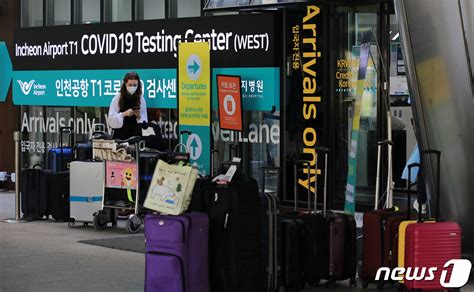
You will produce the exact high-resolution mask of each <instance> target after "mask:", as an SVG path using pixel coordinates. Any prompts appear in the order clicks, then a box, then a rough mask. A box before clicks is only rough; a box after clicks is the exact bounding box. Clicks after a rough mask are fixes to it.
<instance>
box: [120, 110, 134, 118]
mask: <svg viewBox="0 0 474 292" xmlns="http://www.w3.org/2000/svg"><path fill="white" fill-rule="evenodd" d="M134 114H135V112H134V111H133V109H128V110H126V111H124V112H123V113H122V115H123V117H131V116H133V115H134Z"/></svg>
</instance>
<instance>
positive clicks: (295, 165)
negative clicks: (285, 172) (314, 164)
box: [293, 159, 311, 212]
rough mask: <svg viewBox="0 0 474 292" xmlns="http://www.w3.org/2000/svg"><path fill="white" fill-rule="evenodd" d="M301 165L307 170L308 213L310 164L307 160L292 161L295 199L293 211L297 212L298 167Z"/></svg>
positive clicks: (309, 203) (309, 204)
mask: <svg viewBox="0 0 474 292" xmlns="http://www.w3.org/2000/svg"><path fill="white" fill-rule="evenodd" d="M299 165H303V166H306V167H307V169H308V212H311V202H310V200H311V187H310V185H309V182H310V178H311V173H310V172H311V171H310V170H311V164H310V162H309V161H307V160H303V159H296V160H294V161H293V175H294V180H295V181H294V186H293V187H294V193H295V199H294V210H295V211H298V201H299V200H298V166H299Z"/></svg>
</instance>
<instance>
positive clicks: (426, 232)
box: [359, 150, 462, 291]
mask: <svg viewBox="0 0 474 292" xmlns="http://www.w3.org/2000/svg"><path fill="white" fill-rule="evenodd" d="M431 154H435V155H436V167H437V175H436V214H437V217H436V218H430V219H424V218H423V214H422V210H423V205H422V203H423V202H424V201H425V200H426V194H423V193H420V190H421V189H424V184H425V182H424V179H423V178H424V175H423V168H424V167H426V165H424V161H425V160H424V158H423V157H424V156H426V155H431ZM440 156H441V153H440V152H439V151H435V150H426V151H422V152H421V161H420V164H418V163H415V164H411V165H409V166H408V168H409V175H408V177H409V178H411V169H412V168H414V167H418V168H419V173H418V180H421V179H423V181H422V182H421V183H420V182H418V186H419V190H418V191H419V197H418V203H419V206H418V216H417V218H415V217H414V216H412V215H411V212H410V210H411V207H410V205H411V197H410V194H411V183H410V181H408V187H407V193H408V202H407V212H406V213H403V212H399V211H396V210H394V209H382V210H374V211H371V212H367V213H365V214H364V227H363V228H364V257H363V265H362V270H361V271H360V272H359V276H360V277H361V278H362V279H363V286H364V287H367V286H368V285H369V283H370V282H371V281H374V280H376V276H377V271H378V270H379V269H380V268H381V267H389V268H390V270H393V269H395V268H404V269H405V271H406V270H407V269H408V268H410V269H411V268H414V267H427V268H436V271H435V272H434V279H431V280H428V279H421V280H414V279H412V278H411V277H409V276H407V275H406V274H399V275H397V276H398V277H399V279H400V283H399V291H404V290H414V291H416V290H443V289H444V287H442V286H441V284H440V283H441V282H440V279H441V273H442V270H443V267H444V265H445V264H446V263H447V262H448V261H449V260H453V259H460V258H461V233H462V231H461V228H460V227H459V225H458V224H457V223H455V222H441V221H440V206H439V205H440V162H441V159H440ZM420 195H421V196H420ZM422 197H425V198H424V199H423V198H422ZM378 276H379V277H380V276H382V277H381V279H379V280H378V282H377V286H378V288H379V289H382V288H383V287H384V285H385V283H386V281H393V280H392V279H391V278H389V276H388V275H380V274H379V275H378ZM392 283H393V282H392ZM455 290H459V289H455Z"/></svg>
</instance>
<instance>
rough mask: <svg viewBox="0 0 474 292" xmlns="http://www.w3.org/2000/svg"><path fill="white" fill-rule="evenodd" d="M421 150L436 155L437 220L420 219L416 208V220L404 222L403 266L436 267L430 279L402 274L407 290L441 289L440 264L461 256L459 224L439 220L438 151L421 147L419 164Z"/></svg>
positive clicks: (442, 266) (422, 154) (442, 264)
mask: <svg viewBox="0 0 474 292" xmlns="http://www.w3.org/2000/svg"><path fill="white" fill-rule="evenodd" d="M425 154H436V158H437V170H438V171H437V178H436V182H437V185H436V195H437V198H436V215H437V222H435V223H431V224H426V223H423V217H422V214H421V212H419V214H418V223H414V224H410V225H408V227H407V231H406V237H405V268H406V269H407V270H408V269H409V268H411V269H413V268H416V267H419V268H420V269H421V268H423V267H425V268H426V269H429V268H436V271H435V272H434V280H427V279H422V280H411V279H408V275H405V287H406V288H407V289H409V290H415V289H419V290H440V289H445V288H444V287H443V286H442V285H441V282H440V280H441V274H442V271H443V269H444V265H445V264H446V262H447V261H449V260H452V259H461V233H462V231H461V227H460V226H459V225H458V224H457V223H456V222H439V219H440V191H439V190H440V157H441V152H439V151H436V150H426V151H422V152H421V155H420V157H421V163H420V164H421V165H423V156H424V155H425ZM420 170H421V168H420ZM422 207H423V206H421V205H420V207H419V209H420V210H422V209H423V208H422ZM448 274H449V273H448ZM426 276H428V275H426Z"/></svg>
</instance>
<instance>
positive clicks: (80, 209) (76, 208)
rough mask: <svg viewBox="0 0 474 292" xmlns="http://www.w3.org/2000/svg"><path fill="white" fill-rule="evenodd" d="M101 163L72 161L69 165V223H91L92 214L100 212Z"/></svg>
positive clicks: (102, 193)
mask: <svg viewBox="0 0 474 292" xmlns="http://www.w3.org/2000/svg"><path fill="white" fill-rule="evenodd" d="M104 172H105V167H104V163H103V162H84V161H74V162H71V164H70V175H71V176H70V197H69V201H70V218H71V222H83V223H84V224H85V225H87V224H88V223H92V222H93V219H94V216H93V214H94V213H95V212H97V211H99V210H102V197H103V195H104V177H105V175H104Z"/></svg>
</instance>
